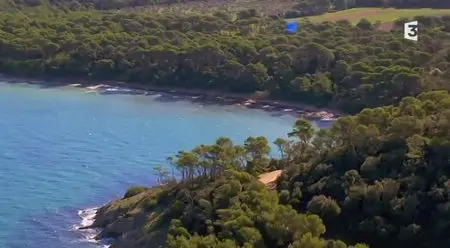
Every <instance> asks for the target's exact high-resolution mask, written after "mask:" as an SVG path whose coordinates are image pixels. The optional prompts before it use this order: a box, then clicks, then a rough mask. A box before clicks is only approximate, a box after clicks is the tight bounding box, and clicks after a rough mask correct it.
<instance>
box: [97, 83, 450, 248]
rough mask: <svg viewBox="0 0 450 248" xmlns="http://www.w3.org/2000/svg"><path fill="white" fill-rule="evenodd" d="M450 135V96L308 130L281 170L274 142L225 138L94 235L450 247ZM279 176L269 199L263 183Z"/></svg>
mask: <svg viewBox="0 0 450 248" xmlns="http://www.w3.org/2000/svg"><path fill="white" fill-rule="evenodd" d="M449 130H450V94H448V93H447V92H445V91H432V92H427V93H422V94H420V95H419V96H418V97H417V98H413V97H406V98H404V99H403V100H402V101H401V102H400V104H399V105H398V106H392V105H391V106H385V107H378V108H372V109H365V110H364V111H362V112H361V113H359V114H357V115H355V116H347V117H342V118H340V119H339V120H338V121H337V122H336V123H335V124H334V126H333V127H332V128H331V129H328V130H324V129H322V130H316V129H314V128H313V127H312V126H311V124H310V123H309V122H308V121H306V120H304V119H299V120H298V121H296V122H295V124H294V126H293V130H292V132H290V133H289V138H288V139H277V140H276V141H275V142H274V143H275V144H276V147H278V151H279V152H280V156H279V158H276V159H275V158H270V157H269V156H268V153H269V151H270V148H269V143H268V141H267V139H266V138H264V137H250V138H248V139H247V140H246V141H245V142H244V144H243V145H236V144H233V142H231V141H230V140H229V139H228V138H219V139H218V140H217V142H216V143H215V144H212V145H200V146H198V147H195V148H194V149H192V151H181V152H179V153H178V154H177V155H176V156H175V157H173V158H171V159H170V161H171V162H172V164H173V166H174V168H176V169H177V170H178V171H179V173H180V174H181V175H182V177H181V179H180V180H179V181H178V182H175V181H173V180H172V179H171V176H170V173H168V172H167V171H166V170H164V169H163V167H155V169H156V171H157V173H156V174H157V175H158V176H159V179H160V182H162V183H165V184H164V185H163V186H158V187H154V188H152V189H147V188H140V187H132V188H130V189H129V190H128V192H127V193H126V194H125V196H124V197H123V199H120V200H117V201H115V202H112V203H110V204H108V205H107V206H105V207H103V208H101V209H100V210H99V212H98V215H97V218H96V222H95V223H94V227H101V228H104V229H103V232H102V233H101V234H100V235H99V236H98V238H108V237H115V238H118V239H117V242H116V243H115V245H114V246H113V247H114V248H122V247H127V248H143V247H155V246H157V245H161V246H162V247H174V248H175V247H176V248H180V247H183V248H184V247H186V248H188V247H189V248H190V247H192V248H194V247H211V248H213V247H214V248H215V247H223V248H225V247H226V248H228V247H230V248H231V247H248V248H250V247H258V248H259V247H261V248H263V247H264V248H266V247H267V248H305V247H308V248H328V247H334V248H346V247H352V246H350V244H355V243H358V242H361V243H366V244H367V245H369V246H370V247H375V248H383V247H416V248H445V247H449V245H450V236H449V235H448V232H449V231H450V230H449V228H450V225H449V223H450V215H449V211H450V210H449V209H450V208H449V206H450V169H449V168H450V162H449V161H450V142H449V140H450V131H449ZM275 169H282V170H284V172H283V174H282V175H281V177H280V178H279V179H278V182H277V186H276V190H268V189H267V187H266V186H265V185H263V184H262V183H260V182H258V181H257V179H256V176H257V175H260V174H261V173H264V172H265V171H270V170H275ZM294 210H297V211H294ZM169 223H170V224H169ZM361 243H360V244H358V245H356V246H355V247H358V248H362V247H366V245H363V244H361Z"/></svg>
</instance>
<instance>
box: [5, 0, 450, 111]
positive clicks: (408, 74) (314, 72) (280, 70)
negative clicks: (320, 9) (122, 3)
mask: <svg viewBox="0 0 450 248" xmlns="http://www.w3.org/2000/svg"><path fill="white" fill-rule="evenodd" d="M418 20H419V22H420V23H422V24H423V25H424V26H423V27H421V31H420V32H421V34H420V39H419V41H418V42H410V41H406V40H404V39H403V35H402V33H403V31H402V30H401V28H402V25H401V22H399V23H398V24H397V25H396V27H395V29H394V30H393V31H392V32H385V31H379V30H377V28H376V25H372V24H370V23H369V22H367V21H365V20H362V21H361V22H360V23H359V24H358V25H357V26H353V25H350V24H349V23H347V22H345V21H342V22H339V23H322V24H309V23H305V24H302V25H301V27H300V30H299V32H298V33H297V34H293V35H288V34H285V33H284V22H283V21H276V20H273V19H271V18H267V17H264V16H263V17H260V16H259V15H258V13H256V12H254V11H251V10H248V11H241V12H239V13H238V14H236V15H235V14H230V13H225V12H214V13H205V14H198V13H192V14H180V13H178V14H170V13H166V14H157V13H153V14H151V15H149V14H148V13H146V12H140V11H136V12H114V13H112V12H99V11H95V10H91V11H75V12H74V11H68V10H67V9H61V8H50V7H37V8H28V9H25V10H18V9H15V10H11V11H3V12H0V73H5V74H12V75H21V76H23V75H26V76H43V75H46V76H55V77H67V78H80V79H81V78H83V79H87V78H89V79H95V80H119V81H133V82H140V83H144V84H153V85H157V86H168V87H170V86H176V87H185V88H191V89H195V88H198V89H217V90H222V91H224V92H226V91H230V92H240V93H257V95H258V96H259V97H272V98H278V99H283V100H292V101H299V102H303V103H310V104H315V105H318V106H327V105H328V106H329V105H332V106H333V107H336V108H340V109H343V110H344V111H347V112H357V111H359V110H361V109H362V108H364V107H374V106H381V105H385V104H392V103H396V102H398V101H399V100H400V99H401V98H402V97H405V96H414V95H416V94H417V93H420V92H423V91H427V90H431V89H448V88H449V86H448V83H447V82H448V79H449V78H450V66H449V65H450V63H449V60H450V59H449V56H448V49H449V48H450V45H449V44H450V43H449V42H448V41H449V40H450V36H449V35H448V34H449V33H448V32H449V31H450V18H449V17H442V18H437V17H436V18H433V17H426V18H425V17H422V18H418Z"/></svg>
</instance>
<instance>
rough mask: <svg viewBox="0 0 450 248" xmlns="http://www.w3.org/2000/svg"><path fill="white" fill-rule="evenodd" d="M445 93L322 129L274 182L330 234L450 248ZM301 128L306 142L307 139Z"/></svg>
mask: <svg viewBox="0 0 450 248" xmlns="http://www.w3.org/2000/svg"><path fill="white" fill-rule="evenodd" d="M449 123H450V95H449V94H448V93H447V92H443V91H438V92H428V93H422V94H420V95H419V96H418V97H417V98H412V97H407V98H404V99H403V100H402V101H401V103H400V104H399V105H398V106H396V107H393V106H387V107H380V108H375V109H366V110H363V111H362V112H361V113H359V114H358V115H356V116H349V117H344V118H341V119H339V120H338V121H337V123H336V124H335V125H334V126H333V128H332V129H331V130H321V131H320V132H319V133H317V136H316V138H315V139H312V140H313V141H312V142H311V145H307V146H306V148H305V147H304V146H302V149H303V150H304V151H305V152H304V153H302V154H301V155H300V156H299V157H298V158H297V159H294V160H293V162H291V163H289V164H290V165H289V166H288V169H287V170H286V173H285V174H284V175H282V177H281V180H280V182H279V184H278V191H279V193H280V198H281V199H280V201H281V202H282V203H285V204H289V205H292V206H293V207H294V208H295V209H297V210H299V211H300V212H306V211H307V212H311V213H317V214H319V215H320V216H321V217H322V218H323V219H324V222H325V224H326V226H327V234H328V235H329V237H340V238H342V239H343V240H346V241H349V242H355V241H364V242H366V243H368V244H370V246H371V247H449V245H450V237H449V236H448V231H449V227H450V226H449V223H450V222H449V220H450V219H449V215H448V211H449V206H450V198H449V194H448V193H449V190H450V181H449V176H450V170H449V168H450V167H449V165H450V164H449V158H450V157H449V154H450V150H449V149H450V142H449V140H450V136H449V135H450V133H449V130H450V126H449ZM300 130H303V131H301V132H300V134H303V138H301V139H300V140H303V143H304V144H308V142H309V141H311V139H310V138H311V135H310V134H309V132H308V131H306V130H308V129H305V128H300Z"/></svg>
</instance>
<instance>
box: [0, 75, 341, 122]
mask: <svg viewBox="0 0 450 248" xmlns="http://www.w3.org/2000/svg"><path fill="white" fill-rule="evenodd" d="M0 81H3V82H6V83H12V84H14V83H27V84H34V85H40V86H43V87H47V88H48V87H72V88H80V89H84V90H85V92H86V93H96V94H104V95H112V94H130V95H158V100H161V101H190V102H197V103H206V104H218V105H234V106H240V107H245V108H252V109H261V110H264V111H267V112H272V113H276V114H278V115H282V114H287V115H294V116H296V117H304V118H306V119H309V120H319V121H334V120H336V118H338V117H340V116H342V113H339V112H338V111H334V110H329V109H321V108H317V107H314V106H310V105H305V104H300V103H292V102H286V101H276V100H267V99H258V100H256V99H252V98H251V97H250V96H249V95H244V94H233V93H224V92H219V91H208V90H199V89H194V90H191V89H183V88H165V87H157V86H150V85H143V84H133V83H123V82H104V83H93V82H85V81H79V80H71V81H67V80H66V81H55V80H32V79H23V78H10V77H1V76H0ZM74 81H75V83H74Z"/></svg>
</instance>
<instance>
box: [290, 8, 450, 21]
mask: <svg viewBox="0 0 450 248" xmlns="http://www.w3.org/2000/svg"><path fill="white" fill-rule="evenodd" d="M419 15H422V16H444V15H450V9H394V8H355V9H348V10H343V11H338V12H335V13H327V14H323V15H318V16H308V17H307V18H308V19H309V20H310V21H311V22H324V21H339V20H348V21H350V22H351V23H357V22H358V21H359V20H360V19H361V18H366V19H367V20H369V21H371V22H373V23H374V22H376V21H381V23H391V22H393V21H395V20H396V19H399V18H413V17H415V16H419ZM303 19H305V17H302V18H295V19H289V20H291V21H292V20H297V21H301V20H303Z"/></svg>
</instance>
